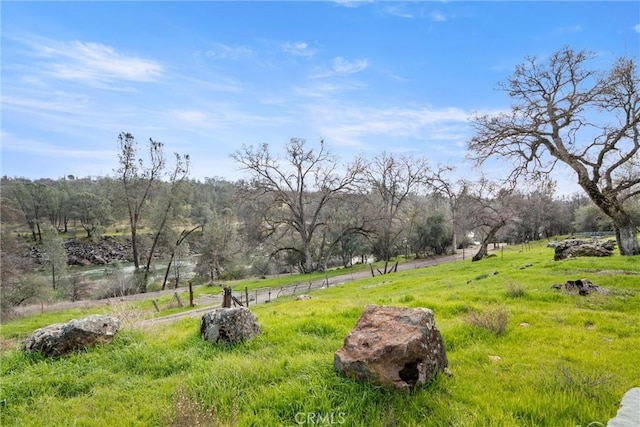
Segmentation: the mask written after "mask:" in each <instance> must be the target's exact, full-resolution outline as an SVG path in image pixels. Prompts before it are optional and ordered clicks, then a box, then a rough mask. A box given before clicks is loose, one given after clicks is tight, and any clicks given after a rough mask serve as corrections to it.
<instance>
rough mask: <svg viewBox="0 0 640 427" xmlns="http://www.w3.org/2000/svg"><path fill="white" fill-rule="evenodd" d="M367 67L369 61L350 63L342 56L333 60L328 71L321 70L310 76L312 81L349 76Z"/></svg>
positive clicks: (362, 60)
mask: <svg viewBox="0 0 640 427" xmlns="http://www.w3.org/2000/svg"><path fill="white" fill-rule="evenodd" d="M368 67H369V61H367V60H366V59H356V60H353V61H350V60H348V59H345V58H344V57H342V56H337V57H335V58H333V61H332V63H331V68H330V69H327V68H325V69H322V70H319V71H316V72H315V73H314V74H312V75H311V78H313V79H320V78H325V77H332V76H348V75H350V74H355V73H359V72H361V71H364V70H366V69H367V68H368Z"/></svg>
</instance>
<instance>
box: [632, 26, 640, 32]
mask: <svg viewBox="0 0 640 427" xmlns="http://www.w3.org/2000/svg"><path fill="white" fill-rule="evenodd" d="M633 29H634V30H635V32H636V33H640V24H638V25H636V26H634V27H633Z"/></svg>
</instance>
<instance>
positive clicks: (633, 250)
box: [614, 224, 640, 255]
mask: <svg viewBox="0 0 640 427" xmlns="http://www.w3.org/2000/svg"><path fill="white" fill-rule="evenodd" d="M614 227H615V230H616V241H617V243H618V249H619V250H620V255H640V246H639V245H638V235H637V229H636V227H635V226H634V225H633V224H626V225H624V226H618V225H616V224H614Z"/></svg>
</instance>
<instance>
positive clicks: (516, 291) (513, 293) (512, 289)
mask: <svg viewBox="0 0 640 427" xmlns="http://www.w3.org/2000/svg"><path fill="white" fill-rule="evenodd" d="M526 295H527V291H526V290H525V289H524V287H523V286H522V285H520V284H518V283H509V284H507V296H508V297H509V298H523V297H525V296H526Z"/></svg>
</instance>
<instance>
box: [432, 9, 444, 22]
mask: <svg viewBox="0 0 640 427" xmlns="http://www.w3.org/2000/svg"><path fill="white" fill-rule="evenodd" d="M429 17H430V18H431V20H432V21H435V22H444V21H446V20H447V16H446V15H445V14H444V13H442V12H438V11H433V12H431V13H430V14H429Z"/></svg>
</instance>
